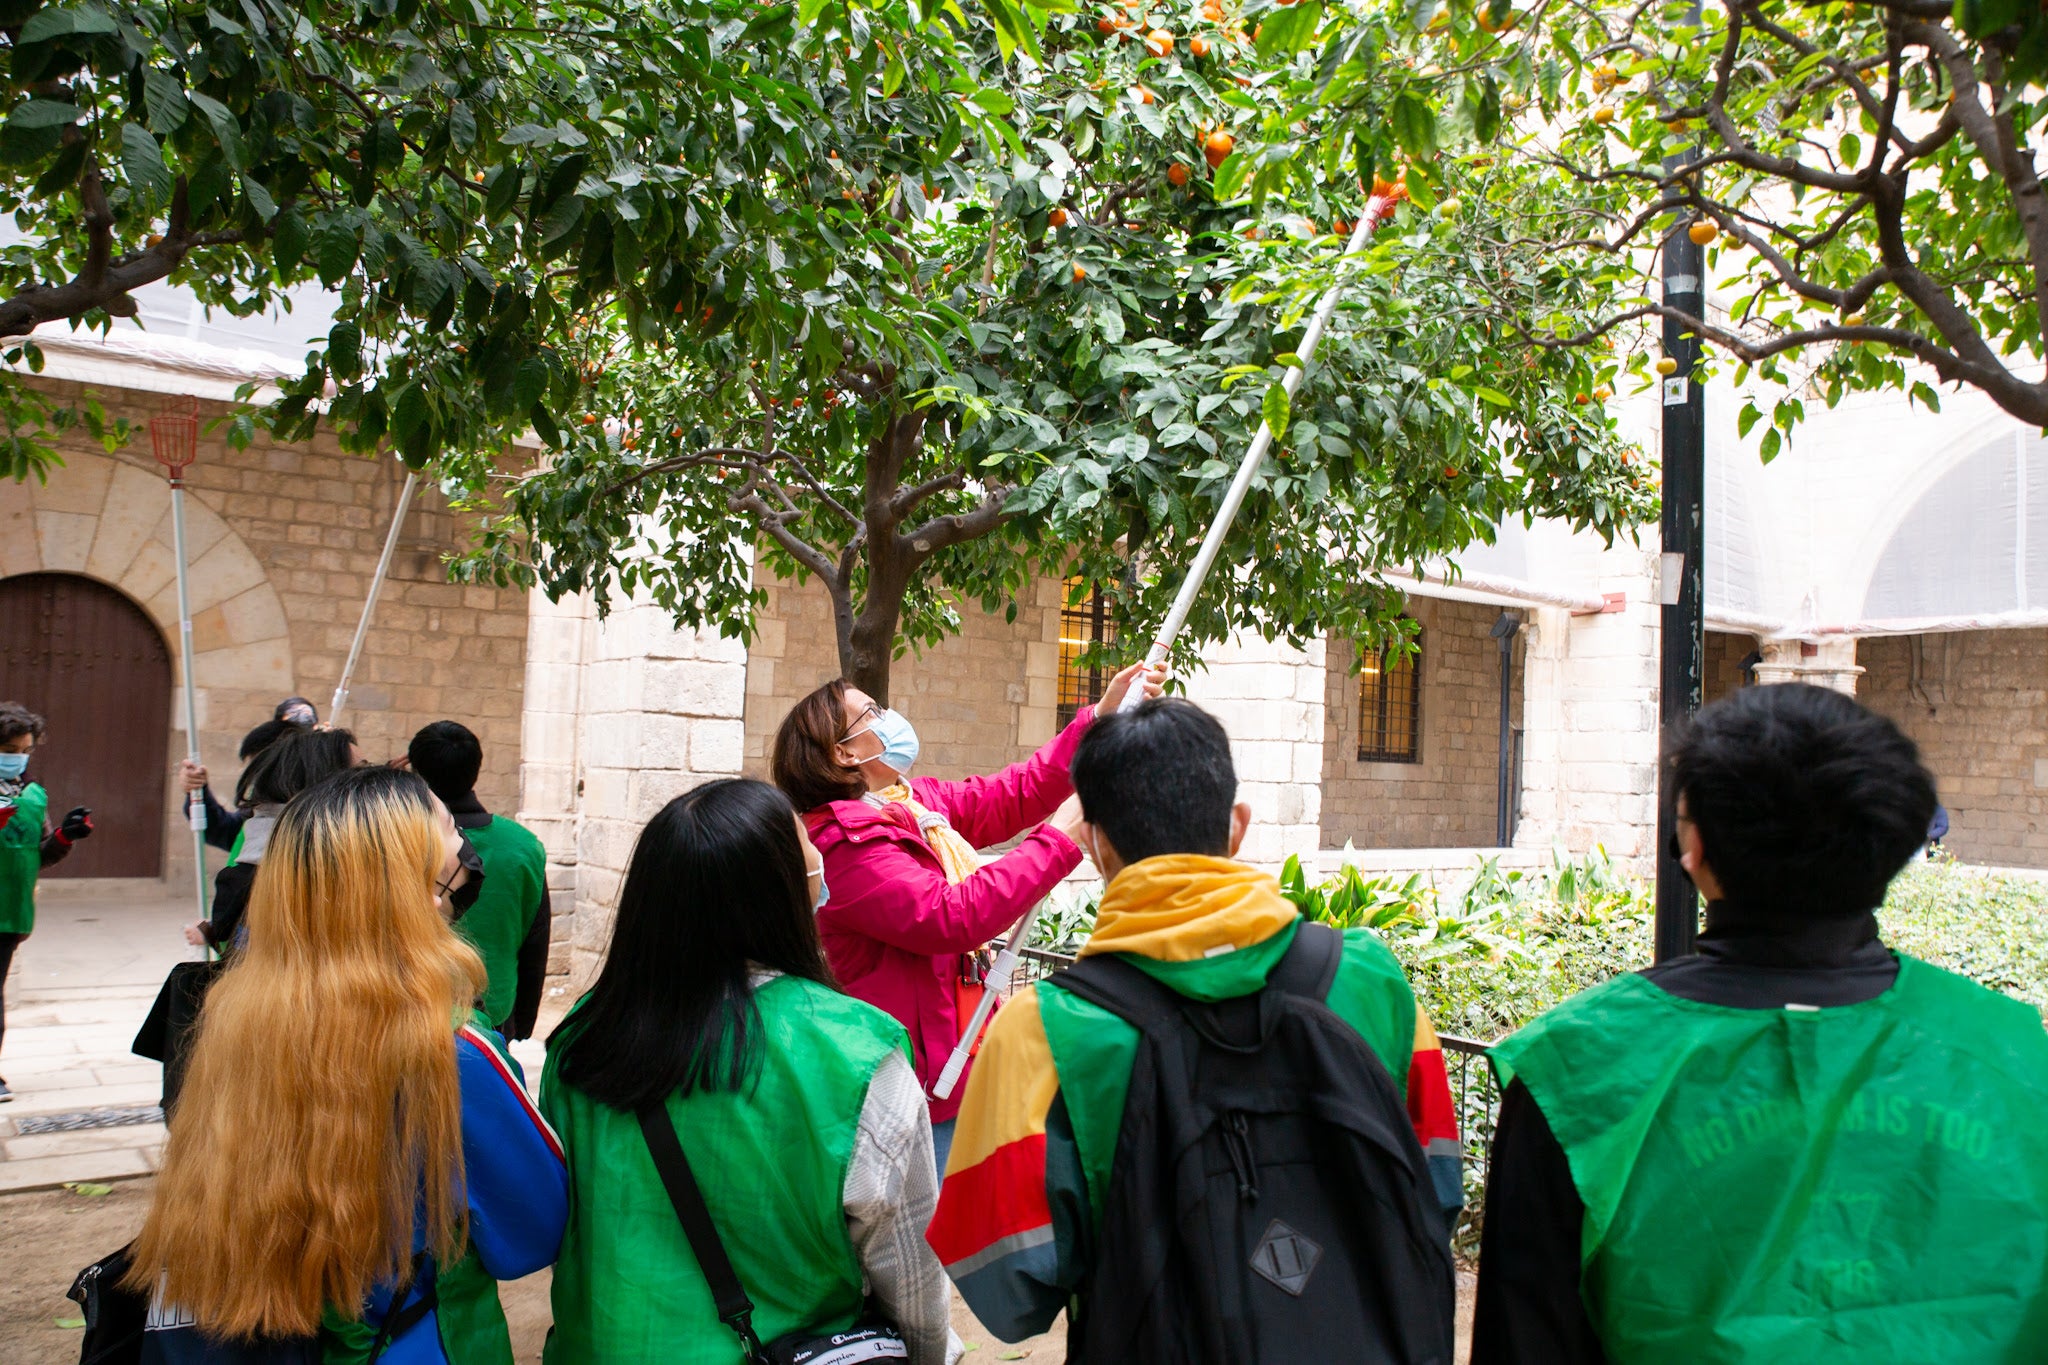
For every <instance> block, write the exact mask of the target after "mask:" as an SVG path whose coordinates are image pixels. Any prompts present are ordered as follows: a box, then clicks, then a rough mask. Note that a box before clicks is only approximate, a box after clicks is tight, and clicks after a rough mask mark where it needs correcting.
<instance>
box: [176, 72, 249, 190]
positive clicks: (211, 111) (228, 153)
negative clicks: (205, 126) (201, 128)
mask: <svg viewBox="0 0 2048 1365" xmlns="http://www.w3.org/2000/svg"><path fill="white" fill-rule="evenodd" d="M185 97H186V98H187V99H189V100H190V101H191V102H192V103H193V105H194V106H195V107H197V108H198V110H199V112H200V113H202V114H204V115H206V121H207V122H208V123H209V124H211V125H212V126H213V135H214V137H215V139H216V140H218V141H219V143H220V154H221V157H222V158H223V159H224V160H225V161H226V162H227V163H228V165H230V166H232V167H234V168H235V169H236V170H238V171H239V170H241V169H242V168H243V165H244V162H243V152H242V127H241V125H240V124H239V123H237V122H236V121H235V116H234V113H233V111H231V110H230V109H229V108H228V107H227V106H226V105H225V104H222V103H221V102H220V101H219V100H217V99H215V98H213V96H211V95H203V94H201V93H200V92H199V91H197V90H193V91H189V92H188V93H187V94H186V96H185Z"/></svg>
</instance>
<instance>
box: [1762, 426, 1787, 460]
mask: <svg viewBox="0 0 2048 1365" xmlns="http://www.w3.org/2000/svg"><path fill="white" fill-rule="evenodd" d="M1784 443H1785V436H1784V433H1783V432H1781V431H1779V430H1778V429H1777V428H1776V427H1772V428H1771V429H1770V430H1769V431H1767V432H1765V433H1764V441H1763V445H1762V447H1761V448H1760V449H1759V450H1758V452H1757V453H1758V454H1760V455H1762V456H1763V461H1764V463H1765V464H1769V463H1770V462H1771V461H1772V460H1775V459H1777V458H1778V451H1779V449H1780V448H1781V447H1782V446H1783V445H1784Z"/></svg>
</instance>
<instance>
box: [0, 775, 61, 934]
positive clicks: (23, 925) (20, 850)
mask: <svg viewBox="0 0 2048 1365" xmlns="http://www.w3.org/2000/svg"><path fill="white" fill-rule="evenodd" d="M49 810H50V797H49V793H47V792H45V791H44V790H43V788H42V784H41V783H38V782H31V783H29V784H28V785H27V786H26V787H23V788H22V789H21V794H20V795H19V796H16V797H15V798H14V818H13V819H11V820H9V821H8V822H7V825H6V828H4V829H0V934H27V933H33V932H34V931H35V927H36V878H37V877H40V876H41V875H42V873H43V817H44V816H45V815H47V814H48V813H49Z"/></svg>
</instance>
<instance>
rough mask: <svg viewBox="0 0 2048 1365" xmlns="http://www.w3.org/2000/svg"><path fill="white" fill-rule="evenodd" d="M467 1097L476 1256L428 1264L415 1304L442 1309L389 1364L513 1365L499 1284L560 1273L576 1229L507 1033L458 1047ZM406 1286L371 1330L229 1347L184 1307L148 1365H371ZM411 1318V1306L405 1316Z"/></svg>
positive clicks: (400, 1345) (370, 1312) (391, 1348)
mask: <svg viewBox="0 0 2048 1365" xmlns="http://www.w3.org/2000/svg"><path fill="white" fill-rule="evenodd" d="M455 1055H456V1070H457V1076H458V1078H459V1080H460V1084H461V1087H462V1157H463V1168H464V1171H465V1174H466V1176H467V1181H468V1184H467V1188H466V1190H465V1194H464V1197H465V1200H466V1202H467V1204H468V1208H469V1243H470V1250H469V1254H467V1255H466V1256H464V1257H463V1258H462V1260H461V1261H459V1262H457V1263H456V1264H455V1265H453V1266H449V1267H445V1268H444V1267H439V1266H436V1265H435V1264H434V1263H433V1258H432V1257H430V1256H425V1255H424V1254H422V1256H421V1257H420V1258H419V1262H418V1264H419V1267H420V1270H419V1274H418V1275H417V1276H416V1277H415V1282H414V1283H413V1284H412V1285H411V1286H410V1287H409V1288H408V1290H407V1293H406V1297H405V1306H410V1305H414V1304H417V1303H418V1302H420V1300H421V1299H422V1298H423V1297H424V1296H425V1295H427V1294H428V1293H429V1292H432V1293H433V1294H434V1296H435V1299H436V1304H435V1306H434V1307H433V1308H431V1309H430V1310H429V1311H428V1312H427V1313H426V1315H425V1316H424V1317H422V1318H420V1319H419V1320H418V1321H416V1322H414V1323H412V1324H411V1325H410V1326H408V1327H407V1328H406V1329H404V1330H403V1331H402V1332H400V1333H398V1334H397V1335H396V1336H395V1337H394V1338H393V1339H391V1340H389V1341H387V1342H386V1343H385V1345H384V1348H383V1350H382V1352H381V1353H380V1354H379V1355H378V1356H377V1361H378V1365H511V1361H512V1354H511V1345H510V1340H509V1338H508V1337H507V1335H506V1330H505V1320H504V1314H503V1312H502V1310H500V1309H499V1307H498V1302H497V1285H496V1281H498V1280H514V1279H518V1278H520V1277H522V1276H525V1275H531V1274H532V1273H533V1272H535V1271H536V1270H540V1269H542V1268H544V1267H546V1266H550V1265H553V1264H554V1261H555V1255H556V1253H557V1252H558V1251H559V1250H560V1248H561V1244H562V1229H563V1228H564V1227H565V1226H566V1225H567V1223H568V1219H569V1173H568V1168H567V1167H566V1166H565V1165H564V1164H563V1161H562V1145H561V1143H560V1142H559V1141H558V1140H557V1139H556V1137H555V1134H554V1130H553V1129H551V1128H549V1127H548V1124H547V1121H546V1120H545V1119H543V1118H542V1117H541V1116H540V1111H539V1110H538V1109H536V1108H535V1107H534V1104H533V1101H532V1100H530V1099H529V1098H527V1094H526V1085H525V1081H524V1078H523V1077H522V1075H521V1073H520V1069H519V1064H518V1063H517V1062H515V1061H514V1060H513V1059H512V1057H511V1054H509V1053H507V1052H506V1051H505V1050H504V1043H503V1041H502V1040H501V1039H500V1038H499V1037H498V1035H497V1034H495V1033H490V1032H487V1031H486V1030H484V1029H482V1028H480V1027H478V1026H477V1025H475V1024H465V1025H464V1026H463V1027H462V1029H461V1031H460V1032H458V1033H457V1034H456V1038H455ZM396 1289H397V1286H396V1285H395V1284H387V1285H380V1286H379V1287H378V1288H377V1289H376V1291H375V1292H373V1293H372V1294H371V1296H370V1301H369V1302H368V1303H367V1304H365V1305H364V1307H363V1312H362V1316H361V1318H360V1320H359V1321H348V1320H344V1319H343V1318H341V1317H340V1316H339V1315H337V1314H335V1313H333V1312H330V1313H329V1314H328V1322H327V1330H325V1331H323V1332H322V1334H321V1336H320V1337H308V1338H304V1339H300V1340H292V1341H277V1342H224V1341H220V1340H218V1339H215V1338H213V1337H210V1336H208V1335H207V1334H206V1333H204V1332H203V1331H201V1330H199V1329H198V1327H197V1325H196V1324H195V1323H193V1322H192V1321H191V1320H190V1319H189V1316H188V1315H186V1314H183V1313H181V1312H179V1310H177V1309H176V1308H175V1307H171V1306H164V1305H159V1306H157V1307H156V1308H155V1309H153V1310H152V1312H151V1315H150V1327H149V1331H148V1333H147V1334H146V1335H145V1336H144V1338H143V1348H142V1360H143V1365H320V1362H322V1360H323V1358H324V1360H325V1361H327V1362H329V1363H330V1365H331V1363H332V1362H335V1361H348V1360H367V1359H368V1358H369V1349H370V1346H371V1343H372V1342H373V1341H374V1340H375V1339H376V1337H377V1335H378V1332H379V1329H381V1328H382V1327H383V1325H384V1322H385V1319H386V1318H387V1317H388V1316H390V1314H391V1312H392V1302H391V1300H392V1295H393V1293H394V1292H395V1291H396ZM401 1311H402V1307H401Z"/></svg>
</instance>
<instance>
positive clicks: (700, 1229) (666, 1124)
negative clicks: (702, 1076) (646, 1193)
mask: <svg viewBox="0 0 2048 1365" xmlns="http://www.w3.org/2000/svg"><path fill="white" fill-rule="evenodd" d="M638 1114H639V1119H640V1135H641V1136H642V1137H644V1138H645V1139H646V1140H647V1154H648V1155H649V1156H651V1157H653V1158H654V1169H655V1171H656V1172H657V1173H658V1174H659V1175H660V1176H661V1184H662V1188H663V1189H665V1190H667V1191H668V1202H669V1204H670V1205H671V1206H672V1207H673V1208H674V1209H675V1211H676V1221H677V1222H679V1223H681V1224H682V1225H683V1236H685V1237H687V1238H689V1240H690V1250H691V1251H693V1252H695V1253H696V1256H697V1268H698V1269H699V1270H701V1271H703V1272H704V1281H705V1283H706V1284H708V1285H709V1286H710V1287H711V1298H712V1301H713V1302H714V1303H715V1304H717V1306H718V1319H719V1321H720V1322H723V1323H724V1324H725V1325H726V1326H728V1327H730V1328H732V1330H733V1331H734V1333H735V1334H737V1335H738V1337H739V1339H740V1346H741V1347H742V1348H743V1349H744V1350H745V1351H746V1354H747V1359H748V1360H750V1361H753V1360H759V1359H760V1358H761V1338H760V1337H758V1336H756V1335H755V1334H754V1301H753V1300H752V1299H750V1298H748V1297H747V1291H746V1289H745V1287H743V1286H742V1285H741V1284H740V1277H739V1273H738V1272H737V1271H735V1270H734V1269H733V1268H732V1258H731V1257H730V1256H728V1255H726V1254H725V1243H724V1242H723V1241H722V1240H720V1238H719V1236H718V1229H717V1228H716V1227H715V1226H714V1225H713V1224H712V1222H711V1210H710V1209H708V1208H706V1207H705V1206H704V1191H703V1190H702V1189H700V1188H699V1187H698V1185H697V1177H696V1174H695V1173H694V1172H692V1171H691V1170H690V1159H689V1158H688V1157H686V1156H684V1155H683V1144H682V1143H681V1142H679V1141H678V1140H677V1139H676V1126H675V1123H674V1122H673V1121H672V1120H671V1119H670V1118H669V1116H668V1106H667V1105H665V1104H663V1103H662V1102H660V1101H659V1100H657V1101H655V1102H654V1103H652V1104H646V1105H642V1106H641V1107H640V1109H639V1111H638Z"/></svg>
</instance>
